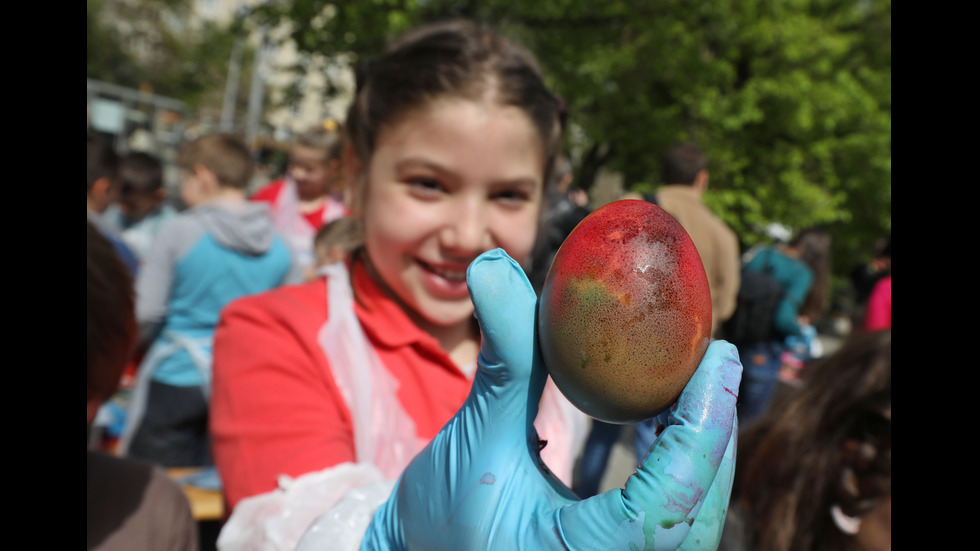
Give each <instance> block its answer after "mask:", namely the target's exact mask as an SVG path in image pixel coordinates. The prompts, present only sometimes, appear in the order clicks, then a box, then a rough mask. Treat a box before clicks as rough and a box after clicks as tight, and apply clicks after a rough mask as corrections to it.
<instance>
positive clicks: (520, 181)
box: [395, 157, 540, 188]
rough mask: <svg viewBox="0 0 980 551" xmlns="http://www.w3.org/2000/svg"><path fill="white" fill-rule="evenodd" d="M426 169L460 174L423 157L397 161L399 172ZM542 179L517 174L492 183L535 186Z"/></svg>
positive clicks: (448, 175) (396, 167)
mask: <svg viewBox="0 0 980 551" xmlns="http://www.w3.org/2000/svg"><path fill="white" fill-rule="evenodd" d="M419 168H421V169H425V170H431V171H433V172H435V173H436V174H438V175H441V176H444V177H449V178H454V179H458V178H459V175H458V174H456V172H454V171H452V170H450V169H447V168H445V167H443V166H442V165H440V164H438V163H436V162H433V161H431V160H429V159H426V158H423V157H409V158H407V159H402V160H400V161H398V162H397V163H395V173H396V174H399V173H401V172H403V171H407V170H414V169H419ZM539 182H540V180H538V179H537V178H534V177H532V176H517V177H515V178H512V179H503V180H494V181H492V182H491V183H490V185H491V186H494V187H497V186H512V185H513V186H522V187H530V188H533V187H535V186H537V185H538V184H539Z"/></svg>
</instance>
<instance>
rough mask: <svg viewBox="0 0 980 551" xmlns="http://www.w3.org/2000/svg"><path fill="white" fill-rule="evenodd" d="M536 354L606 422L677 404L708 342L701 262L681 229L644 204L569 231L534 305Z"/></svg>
mask: <svg viewBox="0 0 980 551" xmlns="http://www.w3.org/2000/svg"><path fill="white" fill-rule="evenodd" d="M538 329H539V339H540V345H541V354H542V357H543V358H544V362H545V365H546V366H547V369H548V372H549V373H550V374H551V377H552V378H553V379H554V381H555V384H556V385H557V386H558V388H559V389H560V390H561V391H562V393H563V394H564V395H565V396H566V397H567V398H568V399H569V401H571V402H572V403H573V404H575V406H576V407H578V408H579V409H580V410H582V411H583V412H584V413H586V414H588V415H590V416H591V417H593V418H595V419H599V420H601V421H606V422H609V423H630V422H636V421H641V420H643V419H648V418H650V417H653V416H655V415H657V414H658V413H660V412H662V411H663V410H665V409H666V408H668V407H670V405H671V404H673V403H674V402H675V401H676V400H677V397H678V396H679V395H680V393H681V391H682V390H683V389H684V386H685V385H686V384H687V382H688V381H689V380H690V378H691V375H693V374H694V371H695V370H696V369H697V367H698V364H699V363H700V362H701V359H702V358H703V357H704V353H705V350H707V348H708V343H709V342H710V340H711V296H710V294H709V292H708V278H707V276H706V275H705V273H704V266H703V265H702V263H701V257H700V255H698V252H697V250H696V249H695V247H694V242H693V241H691V237H690V236H689V235H688V234H687V232H686V231H684V228H682V227H681V225H680V223H678V222H677V220H675V219H674V217H673V216H671V215H670V214H668V213H667V212H666V211H664V210H663V209H661V208H660V207H658V206H656V205H654V204H652V203H649V202H647V201H639V200H621V201H615V202H612V203H609V204H607V205H605V206H603V207H600V208H598V209H596V210H595V211H593V212H592V213H591V214H589V216H587V217H586V218H585V219H584V220H582V222H581V223H579V225H578V226H576V227H575V229H574V230H572V232H571V234H569V236H568V238H566V239H565V242H564V243H563V244H562V246H561V248H560V249H559V250H558V253H557V254H556V255H555V259H554V261H553V263H552V265H551V269H550V270H549V272H548V276H547V278H546V279H545V283H544V287H543V289H542V293H541V300H540V302H539V305H538Z"/></svg>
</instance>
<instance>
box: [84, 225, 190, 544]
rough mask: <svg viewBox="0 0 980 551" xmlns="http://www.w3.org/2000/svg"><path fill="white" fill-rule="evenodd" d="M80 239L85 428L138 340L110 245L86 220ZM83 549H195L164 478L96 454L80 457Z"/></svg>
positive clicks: (181, 500) (128, 282) (177, 495)
mask: <svg viewBox="0 0 980 551" xmlns="http://www.w3.org/2000/svg"><path fill="white" fill-rule="evenodd" d="M87 231H88V233H87V241H86V247H85V251H86V257H87V277H86V286H85V306H86V308H85V317H86V323H85V332H86V340H85V342H86V345H87V346H86V349H85V350H86V354H85V355H86V362H85V363H86V383H87V384H86V387H87V401H88V429H89V430H90V431H91V430H92V429H93V422H94V421H95V417H96V412H97V411H98V410H99V409H100V406H101V404H102V403H103V402H104V401H105V400H106V399H108V398H109V397H110V396H111V395H112V394H113V392H115V390H116V386H117V385H118V383H119V377H120V375H121V374H122V372H123V368H124V366H125V365H126V359H127V358H128V357H129V354H130V353H131V352H132V350H133V347H134V346H135V345H136V339H137V336H138V333H137V328H136V317H135V315H134V313H133V281H132V278H131V277H130V274H129V269H128V268H127V267H126V266H125V265H124V264H123V263H122V262H120V259H119V257H118V255H117V254H116V251H115V249H114V247H113V245H112V244H111V243H110V242H109V241H108V240H107V239H106V238H105V236H103V235H102V234H101V233H100V232H99V231H98V230H97V229H96V228H95V226H94V225H92V223H91V222H89V223H88V230H87ZM85 463H86V487H87V492H86V507H85V511H86V524H85V527H86V530H85V535H86V546H85V548H86V549H96V550H101V551H109V550H127V549H147V550H159V551H194V550H196V549H197V548H198V539H197V524H196V523H195V522H194V519H193V517H192V516H191V508H190V504H189V503H188V502H187V498H186V497H185V496H184V493H183V492H182V491H181V490H180V488H179V487H178V486H177V484H176V483H175V482H174V481H172V480H171V479H170V477H169V476H167V473H166V472H164V471H163V469H160V468H158V467H154V466H153V465H150V464H147V463H142V462H139V461H132V460H129V459H124V458H119V457H113V456H112V455H109V454H107V453H103V452H100V451H91V450H90V451H89V452H88V453H87V456H86V460H85Z"/></svg>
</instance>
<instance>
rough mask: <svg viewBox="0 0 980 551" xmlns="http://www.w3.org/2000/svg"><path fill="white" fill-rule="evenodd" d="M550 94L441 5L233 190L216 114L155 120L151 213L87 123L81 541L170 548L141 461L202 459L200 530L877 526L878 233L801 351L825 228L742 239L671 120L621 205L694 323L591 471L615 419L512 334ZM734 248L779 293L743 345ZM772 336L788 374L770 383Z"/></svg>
mask: <svg viewBox="0 0 980 551" xmlns="http://www.w3.org/2000/svg"><path fill="white" fill-rule="evenodd" d="M565 109H566V108H565V103H564V102H563V101H562V100H561V99H560V98H558V97H557V96H556V95H555V94H553V93H552V92H551V91H550V90H549V89H548V88H547V86H546V85H545V82H544V79H543V77H542V73H541V70H540V68H539V67H538V64H537V61H536V59H535V58H534V56H533V55H531V54H530V53H529V52H528V51H527V50H525V49H524V48H522V47H521V46H519V45H518V44H516V43H514V42H513V41H511V40H509V39H508V38H506V37H504V36H503V35H501V34H499V33H498V32H495V31H494V30H492V29H489V28H487V27H485V26H482V25H479V24H475V23H472V22H469V21H465V20H453V21H444V22H439V23H432V24H427V25H423V26H420V27H418V28H415V29H413V30H411V31H408V32H406V33H405V34H404V35H402V36H400V37H398V38H397V39H396V40H394V41H393V42H392V43H391V45H390V46H389V47H388V49H387V50H386V52H385V53H384V54H383V55H381V56H380V57H379V58H377V59H375V60H374V61H373V62H372V63H370V64H369V65H365V66H362V67H361V68H360V70H359V71H358V75H357V90H356V94H355V96H354V99H353V101H352V103H351V105H350V107H349V110H348V113H347V117H346V119H345V121H343V123H342V124H338V123H337V122H335V121H332V120H328V121H326V122H325V123H323V124H319V125H316V127H314V128H311V129H309V130H308V131H307V132H304V133H302V134H300V135H299V136H297V137H296V138H295V140H294V142H293V144H292V148H291V150H290V157H289V163H288V167H287V171H286V174H285V175H284V177H283V178H281V179H277V180H275V181H271V182H268V184H267V185H264V186H261V187H260V188H259V189H258V190H257V191H256V192H254V193H251V194H250V193H248V189H249V186H250V183H251V182H252V181H253V175H254V169H255V166H254V160H253V157H252V154H251V152H250V151H249V149H248V147H247V146H246V145H245V144H244V143H243V141H242V140H241V139H240V138H238V137H236V136H234V135H230V134H225V133H212V134H206V135H203V136H200V137H197V138H195V139H193V140H190V141H188V142H186V143H184V144H182V145H181V147H180V150H179V154H178V157H177V164H178V167H179V170H180V180H181V183H180V201H179V203H178V204H179V205H180V208H175V206H174V203H173V202H172V201H169V200H168V199H170V198H168V197H167V196H166V194H165V193H164V191H163V189H164V186H163V169H162V163H161V161H160V159H159V158H158V157H156V156H154V155H153V154H152V152H146V151H131V152H127V153H125V154H123V155H119V154H117V153H116V152H115V151H114V150H113V149H112V147H111V146H110V145H109V144H108V143H106V142H105V141H104V140H101V139H100V138H99V137H98V136H97V135H94V134H91V133H90V134H89V139H88V221H89V230H88V251H89V254H88V257H89V258H88V268H89V276H88V297H89V299H88V334H89V354H88V373H89V375H88V405H89V407H88V410H89V411H88V427H89V431H90V438H89V442H90V444H89V447H90V451H89V456H88V457H89V459H88V462H89V469H88V471H89V496H88V498H89V504H88V507H89V523H88V524H89V530H88V542H89V543H88V548H89V549H120V548H134V547H133V546H134V545H135V547H138V548H148V549H149V548H160V549H196V547H197V545H198V543H197V540H196V537H197V532H196V529H195V527H194V523H193V522H192V521H191V520H190V517H189V511H188V510H187V507H186V502H184V501H181V499H179V498H180V497H181V496H180V492H179V489H177V488H176V486H175V485H174V484H173V483H172V482H171V481H169V480H168V479H167V478H166V475H165V474H161V473H162V471H161V469H162V468H166V467H213V468H214V469H216V472H217V473H218V475H219V476H220V481H221V491H222V494H223V496H224V503H225V510H226V517H225V519H223V526H224V528H223V530H222V533H221V536H220V538H219V540H218V542H217V543H218V546H219V548H221V549H227V550H232V549H293V548H298V549H317V548H331V549H357V548H360V549H392V548H399V549H401V548H424V549H511V548H535V549H537V548H556V547H560V546H561V545H562V544H564V545H565V546H566V547H570V548H578V547H581V546H585V547H594V545H595V542H602V543H603V544H609V545H613V546H614V547H616V546H621V547H622V548H634V547H635V548H652V547H653V545H654V542H655V541H656V543H657V546H658V548H684V547H685V546H686V548H691V547H692V546H694V547H696V548H699V549H712V548H716V547H718V546H719V545H722V546H723V547H725V548H726V549H733V550H735V549H737V550H749V549H772V550H779V551H782V550H784V549H785V550H788V549H813V550H817V549H832V548H833V549H844V548H854V549H885V548H890V547H882V545H884V544H883V543H882V542H883V541H884V540H885V539H886V538H884V537H883V535H882V534H883V533H884V532H885V531H887V529H888V527H889V526H890V346H891V341H890V315H891V311H890V294H891V286H890V285H891V282H890V240H889V241H888V245H887V247H886V248H884V249H882V251H881V252H882V254H884V255H886V256H887V257H888V262H887V266H886V267H884V268H881V269H880V270H878V271H877V272H875V275H877V276H878V277H877V278H876V280H875V281H873V282H871V283H867V282H866V281H865V280H862V282H865V283H867V286H868V291H867V293H866V295H863V296H862V302H863V304H862V312H864V314H863V315H862V316H861V322H860V323H861V324H860V326H858V327H857V330H856V331H855V332H854V334H855V335H854V337H853V338H852V339H849V340H848V341H847V342H846V343H845V345H844V346H843V347H842V349H841V350H840V351H838V352H835V353H834V354H832V355H829V356H826V357H820V356H821V354H820V353H819V350H818V348H819V343H818V341H817V339H816V333H815V330H814V326H815V322H816V320H817V318H818V317H819V316H820V315H821V313H822V312H823V311H824V309H825V308H826V305H825V303H826V300H827V294H828V291H829V274H830V264H829V251H830V245H831V243H830V238H829V235H828V234H827V232H825V231H824V230H822V229H821V228H804V229H802V230H801V231H800V232H799V233H798V234H797V235H796V236H795V237H794V238H793V239H792V240H789V241H788V242H786V243H774V244H772V245H771V246H765V247H759V248H756V249H753V250H751V251H741V250H740V244H739V240H738V237H737V235H736V234H735V232H734V231H733V230H732V229H731V228H730V227H728V226H727V225H726V224H725V223H724V222H723V221H722V219H721V218H720V217H719V216H718V214H717V213H714V212H712V211H711V209H709V208H708V207H707V206H706V204H705V203H704V202H703V195H704V194H705V193H706V192H707V190H708V189H709V188H708V184H709V160H708V156H707V155H706V154H705V152H704V151H702V150H701V149H700V148H699V147H698V146H697V145H695V144H693V143H682V144H678V145H677V146H676V147H674V148H672V149H670V150H669V151H667V152H666V153H665V156H664V159H663V172H662V174H661V183H662V185H661V187H660V188H659V189H658V191H657V193H656V194H655V195H653V196H650V197H647V198H646V199H647V200H650V201H652V202H654V203H655V204H657V205H658V206H660V207H661V208H663V209H664V210H665V211H667V212H668V213H670V214H671V215H672V216H674V217H675V218H676V219H677V220H678V221H679V222H680V223H681V225H682V226H683V227H684V228H685V229H686V230H687V232H688V233H689V234H690V235H691V238H692V240H693V242H694V244H695V246H696V248H697V249H698V252H699V254H700V255H701V259H702V262H703V264H704V268H705V272H706V275H707V276H708V281H709V288H710V293H711V301H712V312H713V320H712V321H713V323H712V343H711V345H710V346H709V348H708V351H707V353H706V354H705V356H704V359H703V360H702V361H701V364H700V366H699V367H698V369H697V371H696V373H695V375H694V376H693V377H692V379H691V381H690V382H689V383H688V385H687V388H685V390H684V392H683V393H682V394H681V397H680V398H679V399H678V401H677V403H676V404H675V405H674V406H673V407H672V408H671V409H670V410H668V411H666V412H664V413H663V414H661V415H659V416H658V417H656V418H654V419H650V420H647V421H644V422H641V423H637V424H636V425H634V427H633V428H634V429H635V430H634V434H635V441H634V447H635V454H636V465H637V466H636V474H635V475H634V476H632V477H630V478H629V479H628V480H627V481H624V484H623V487H622V488H618V489H612V490H608V491H605V492H600V491H599V481H600V479H601V477H602V475H603V473H604V472H605V470H606V465H607V461H608V457H609V452H610V450H611V447H612V445H613V443H615V442H616V441H617V439H618V438H619V434H620V431H621V429H622V426H620V425H611V424H607V423H602V422H599V421H595V420H591V419H589V418H587V417H586V416H585V415H584V414H583V413H581V412H580V411H578V410H577V409H576V408H575V407H574V406H572V405H571V404H570V403H569V402H568V400H567V399H565V397H564V396H563V395H562V394H561V392H560V391H559V390H558V389H557V387H556V386H555V385H554V383H553V382H552V381H551V380H550V378H549V377H548V376H547V370H546V366H544V365H543V363H542V362H541V360H540V358H539V355H538V354H537V352H536V343H535V330H534V326H535V310H536V300H537V293H539V292H540V288H541V284H542V283H543V281H544V277H545V275H546V274H547V269H548V267H549V266H550V262H551V258H553V257H554V254H555V251H556V250H557V248H558V247H559V246H560V245H561V243H562V241H563V240H564V238H565V237H566V236H567V235H568V233H569V232H570V231H572V229H573V228H574V227H575V225H576V224H577V223H578V222H579V221H581V220H582V219H583V218H584V217H585V216H587V215H588V213H589V202H588V195H587V194H586V192H585V191H584V190H582V189H577V188H576V187H575V186H574V185H573V183H574V179H573V173H574V171H573V167H572V164H571V162H570V159H569V157H568V156H567V155H566V154H564V153H563V152H562V136H563V132H564V130H565V125H566V119H567V117H568V116H569V114H568V113H567V112H566V111H565ZM876 258H877V257H876ZM877 266H881V264H879V265H877ZM757 273H764V274H766V275H767V276H768V277H769V278H770V279H771V280H773V281H774V282H775V284H776V285H777V287H778V288H779V289H780V293H779V295H778V300H776V301H774V302H773V304H772V311H771V312H770V314H769V316H770V318H771V321H767V322H766V323H765V326H766V330H765V332H764V333H762V334H753V336H752V337H751V338H749V337H745V336H743V335H742V334H741V333H736V332H735V331H734V330H733V329H732V325H731V324H730V323H729V320H730V319H734V318H735V317H738V316H739V315H745V312H746V311H747V310H748V308H749V306H748V305H747V304H748V301H749V299H748V298H746V297H747V293H746V292H745V287H746V285H744V283H745V282H748V281H755V279H753V278H754V276H755V274H757ZM855 273H857V272H855ZM726 323H728V325H726ZM736 335H738V337H737V338H736ZM800 344H802V348H801V347H800V346H798V345H800ZM787 354H796V355H797V358H799V359H802V360H804V361H806V362H807V364H808V365H809V364H810V363H812V364H813V367H812V368H808V369H807V370H806V372H805V373H804V374H802V375H800V380H801V385H800V386H799V387H798V388H797V393H795V394H792V395H786V396H783V395H782V394H779V393H777V392H776V389H777V386H778V385H777V383H778V380H779V373H780V368H781V367H782V366H783V365H784V363H785V362H786V358H787V356H786V355H787ZM845 372H846V375H845V374H844V373H845ZM126 373H129V375H130V377H129V380H130V382H128V383H125V382H124V381H126V380H127V378H126V376H125V374H126ZM844 381H848V382H847V383H846V384H845V382H844ZM121 391H125V393H126V394H125V399H124V400H118V399H117V400H114V398H113V396H114V395H116V397H117V398H118V395H119V394H118V393H120V392H121ZM774 397H777V398H778V399H777V398H774ZM811 425H812V426H811ZM743 439H744V441H745V442H747V443H748V444H746V445H743V442H742V441H739V442H738V445H737V446H736V440H743ZM868 446H871V447H872V448H874V453H873V454H872V456H871V457H870V459H869V458H868V457H869V456H868V453H870V452H868V451H867V447H868ZM736 450H737V457H738V469H735V460H736ZM790 451H792V453H790ZM777 457H791V458H793V460H794V461H793V462H786V461H783V462H782V465H781V469H779V470H776V469H773V468H771V465H772V463H774V462H776V461H775V459H774V458H777ZM671 465H675V466H676V465H684V467H683V468H682V469H680V470H677V469H675V468H672V467H671ZM869 465H870V466H869ZM576 467H578V468H576ZM668 471H670V472H669V475H668ZM841 473H844V474H841ZM848 477H851V479H853V480H851V479H848ZM841 480H844V482H841ZM848 480H851V481H850V483H849V482H848ZM865 480H871V481H873V482H874V485H873V486H874V489H873V490H866V487H867V486H868V484H863V483H860V482H863V481H865ZM812 481H819V485H818V484H817V483H813V484H811V486H813V487H812V489H811V491H812V492H813V496H811V498H810V499H809V502H807V503H805V504H803V503H796V502H793V501H792V500H794V499H799V500H800V501H801V502H802V500H803V498H801V497H800V496H799V495H798V494H797V493H794V492H795V491H796V489H797V488H799V486H798V484H799V483H808V484H809V483H810V482H812ZM855 481H857V482H855ZM835 484H837V485H838V486H839V487H838V486H835ZM144 487H147V488H152V491H149V490H148V491H146V492H142V491H139V489H140V488H144ZM855 487H856V488H859V491H857V493H855V491H854V488H855ZM848 492H850V493H848ZM130 494H133V495H135V496H136V497H133V496H132V495H130ZM791 502H792V503H791ZM729 503H731V504H732V505H731V507H729ZM804 505H805V506H804ZM886 509H887V510H886ZM134 512H136V514H134ZM123 519H128V520H125V521H124V520H123ZM862 519H864V520H863V521H862ZM637 521H639V522H637ZM858 525H859V526H860V527H861V528H860V529H858V528H854V527H855V526H858ZM835 530H836V531H835ZM160 534H166V537H161V536H160ZM556 538H557V539H556ZM134 542H138V543H134ZM327 542H328V543H329V545H327V546H326V547H323V546H324V545H326V543H327ZM664 542H669V543H666V544H665V543H664ZM693 542H697V543H693ZM842 542H844V543H842ZM845 544H846V546H845ZM888 544H889V545H890V542H889V543H888ZM144 545H145V547H144ZM862 546H863V547H862Z"/></svg>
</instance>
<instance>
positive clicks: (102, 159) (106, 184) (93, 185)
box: [86, 131, 138, 276]
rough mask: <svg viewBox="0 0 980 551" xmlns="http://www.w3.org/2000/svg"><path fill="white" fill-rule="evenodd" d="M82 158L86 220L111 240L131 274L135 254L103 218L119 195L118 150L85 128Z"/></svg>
mask: <svg viewBox="0 0 980 551" xmlns="http://www.w3.org/2000/svg"><path fill="white" fill-rule="evenodd" d="M87 138H88V146H87V150H86V162H87V165H88V166H87V168H88V182H87V183H88V189H87V193H86V207H87V216H88V221H89V222H91V223H92V224H93V225H94V226H95V227H96V229H98V230H99V231H100V232H102V235H103V236H104V237H105V238H106V239H108V240H109V242H110V243H112V246H113V247H115V249H116V253H117V254H119V257H120V258H121V259H122V261H123V263H124V264H125V265H126V267H127V268H129V273H130V275H131V276H135V275H136V270H137V267H138V262H137V260H136V255H135V254H134V253H133V251H132V250H131V249H130V248H129V246H127V245H126V244H125V243H124V242H123V240H122V238H121V237H120V236H119V235H118V233H117V232H116V229H115V228H114V227H113V225H112V224H111V223H109V221H108V220H106V218H105V213H106V209H108V208H109V205H111V204H112V203H114V202H115V201H116V198H117V197H118V196H119V154H117V153H116V150H115V149H113V148H112V144H110V143H109V141H108V140H106V139H104V138H102V137H101V136H99V135H98V134H95V133H93V132H91V131H89V132H88V136H87Z"/></svg>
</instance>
